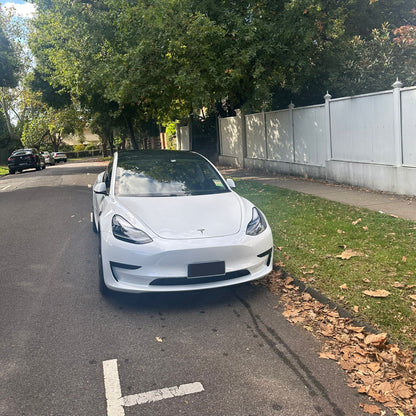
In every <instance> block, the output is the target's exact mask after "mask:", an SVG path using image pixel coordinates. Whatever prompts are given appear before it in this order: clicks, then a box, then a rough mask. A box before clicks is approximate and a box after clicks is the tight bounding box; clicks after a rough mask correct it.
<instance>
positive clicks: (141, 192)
mask: <svg viewBox="0 0 416 416" xmlns="http://www.w3.org/2000/svg"><path fill="white" fill-rule="evenodd" d="M167 153H168V152H167ZM115 185H116V188H115V193H116V195H118V196H141V197H167V196H185V195H208V194H218V193H224V192H229V190H228V188H227V186H226V185H225V183H224V182H223V180H222V178H221V177H220V176H218V174H217V172H216V171H215V170H214V169H213V168H212V166H211V165H210V164H209V163H208V162H207V161H205V160H204V159H202V158H199V157H194V156H193V155H192V154H190V155H189V154H188V155H187V156H186V157H183V158H181V157H175V158H172V157H170V155H168V154H167V155H162V156H160V157H157V158H156V157H149V158H135V157H132V156H128V155H120V158H119V163H118V167H117V174H116V184H115Z"/></svg>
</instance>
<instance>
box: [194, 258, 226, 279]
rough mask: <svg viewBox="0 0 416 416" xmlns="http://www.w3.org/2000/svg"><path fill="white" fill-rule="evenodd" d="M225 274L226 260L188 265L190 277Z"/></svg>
mask: <svg viewBox="0 0 416 416" xmlns="http://www.w3.org/2000/svg"><path fill="white" fill-rule="evenodd" d="M223 274H225V262H224V261H216V262H212V263H197V264H189V265H188V277H207V276H221V275H223Z"/></svg>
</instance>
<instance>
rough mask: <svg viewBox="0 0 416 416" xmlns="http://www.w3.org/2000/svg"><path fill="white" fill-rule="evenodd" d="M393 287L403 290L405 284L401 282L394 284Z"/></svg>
mask: <svg viewBox="0 0 416 416" xmlns="http://www.w3.org/2000/svg"><path fill="white" fill-rule="evenodd" d="M392 286H393V287H395V288H397V289H401V288H403V287H404V284H403V283H400V282H394V283H393V284H392Z"/></svg>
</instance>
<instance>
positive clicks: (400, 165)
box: [219, 81, 416, 195]
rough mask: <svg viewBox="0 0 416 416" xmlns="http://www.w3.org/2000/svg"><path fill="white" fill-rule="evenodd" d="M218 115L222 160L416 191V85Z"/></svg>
mask: <svg viewBox="0 0 416 416" xmlns="http://www.w3.org/2000/svg"><path fill="white" fill-rule="evenodd" d="M393 87H394V88H393V90H390V91H383V92H379V93H374V94H365V95H359V96H354V97H344V98H338V99H332V97H331V96H330V95H329V94H327V95H326V96H325V97H324V98H325V104H322V105H315V106H309V107H303V108H295V106H294V105H293V104H291V105H290V106H289V109H288V110H280V111H274V112H269V113H259V114H250V115H242V114H238V115H237V116H236V117H229V118H224V119H219V132H220V144H221V146H220V148H221V154H220V158H219V161H220V164H223V165H232V166H239V167H244V168H252V169H261V170H265V171H273V172H277V173H282V174H291V175H304V176H309V177H315V178H321V179H327V180H333V181H336V182H339V183H345V184H350V185H355V186H360V187H365V188H370V189H375V190H382V191H387V192H393V193H400V194H407V195H416V87H411V88H402V84H401V83H400V82H398V81H397V82H396V83H394V85H393Z"/></svg>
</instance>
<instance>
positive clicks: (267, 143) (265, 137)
mask: <svg viewBox="0 0 416 416" xmlns="http://www.w3.org/2000/svg"><path fill="white" fill-rule="evenodd" d="M263 127H264V129H263V131H264V143H265V145H266V149H265V156H266V160H269V141H268V138H267V120H266V112H265V111H264V110H263Z"/></svg>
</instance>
